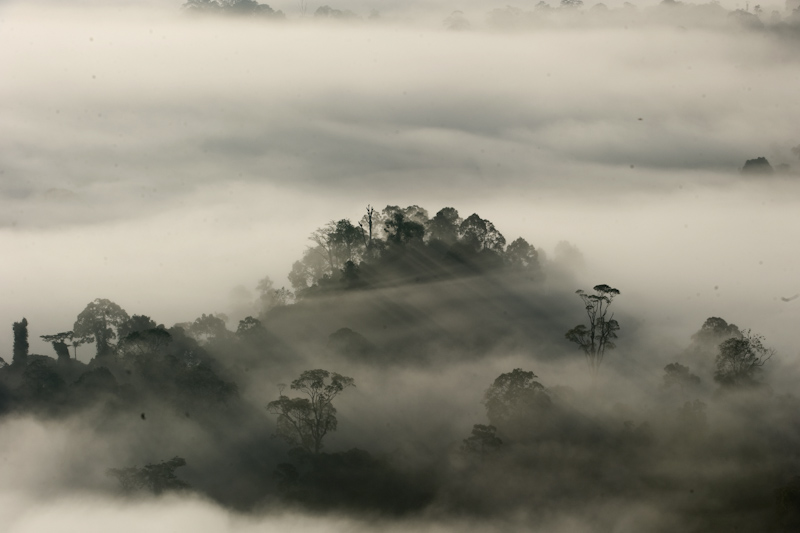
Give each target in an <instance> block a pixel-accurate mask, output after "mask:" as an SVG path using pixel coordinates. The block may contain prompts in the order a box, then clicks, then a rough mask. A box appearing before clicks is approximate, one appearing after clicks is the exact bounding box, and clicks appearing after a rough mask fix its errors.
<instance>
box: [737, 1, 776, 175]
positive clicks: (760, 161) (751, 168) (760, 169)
mask: <svg viewBox="0 0 800 533" xmlns="http://www.w3.org/2000/svg"><path fill="white" fill-rule="evenodd" d="M747 15H748V16H754V15H752V14H750V13H747ZM759 22H760V21H759ZM773 172H775V170H774V169H773V168H772V165H770V164H769V161H767V158H766V157H756V158H755V159H748V160H747V161H745V163H744V166H743V167H742V173H743V174H772V173H773Z"/></svg>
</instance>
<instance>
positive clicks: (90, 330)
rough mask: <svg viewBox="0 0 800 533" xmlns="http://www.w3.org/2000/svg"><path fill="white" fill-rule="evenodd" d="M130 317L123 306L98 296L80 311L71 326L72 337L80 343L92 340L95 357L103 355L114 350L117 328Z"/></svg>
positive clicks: (109, 353)
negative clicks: (95, 352) (95, 350)
mask: <svg viewBox="0 0 800 533" xmlns="http://www.w3.org/2000/svg"><path fill="white" fill-rule="evenodd" d="M129 319H130V317H129V316H128V313H126V312H125V310H124V309H123V308H121V307H120V306H118V305H117V304H115V303H114V302H112V301H111V300H105V299H100V298H98V299H97V300H95V301H93V302H91V303H89V304H88V305H87V306H86V308H85V309H84V310H83V311H81V314H79V315H78V318H77V320H75V325H74V326H73V327H72V331H73V336H74V337H73V338H74V339H77V340H78V341H79V342H80V343H81V344H83V343H90V342H94V343H95V346H96V348H97V357H105V356H107V355H111V354H112V353H113V352H114V345H113V344H112V341H113V340H114V339H116V338H117V331H116V330H117V329H118V328H119V327H120V326H121V325H122V324H123V323H125V322H127V321H128V320H129Z"/></svg>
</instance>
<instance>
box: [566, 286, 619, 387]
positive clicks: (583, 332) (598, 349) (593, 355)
mask: <svg viewBox="0 0 800 533" xmlns="http://www.w3.org/2000/svg"><path fill="white" fill-rule="evenodd" d="M594 291H595V294H587V293H586V292H584V291H583V290H580V289H579V290H577V291H575V293H576V294H577V295H578V296H579V297H580V298H581V300H583V303H584V305H585V309H586V316H587V317H588V318H589V326H588V327H587V326H584V325H583V324H580V325H578V326H575V327H574V328H572V329H571V330H569V331H568V332H567V333H566V334H565V335H564V336H565V337H566V338H567V340H568V341H570V342H574V343H575V344H577V345H578V346H580V348H581V350H583V353H584V354H585V355H586V362H587V363H588V364H589V368H590V369H591V372H592V375H595V374H597V370H598V369H599V368H600V364H601V363H602V362H603V356H604V355H605V351H606V349H613V348H616V345H615V344H614V342H613V341H614V339H616V338H617V333H616V332H617V331H618V330H619V323H618V322H617V321H616V320H614V315H613V314H612V315H611V316H610V317H609V318H606V315H607V314H608V308H609V307H610V306H611V302H612V301H613V300H614V297H615V296H618V295H619V291H618V290H617V289H615V288H613V287H609V286H608V285H605V284H603V285H595V286H594Z"/></svg>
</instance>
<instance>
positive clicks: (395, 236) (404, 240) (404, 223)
mask: <svg viewBox="0 0 800 533" xmlns="http://www.w3.org/2000/svg"><path fill="white" fill-rule="evenodd" d="M384 230H385V231H386V235H387V240H388V241H389V242H392V243H394V244H408V243H409V242H412V241H418V242H421V241H422V238H423V237H424V236H425V226H423V225H422V224H420V223H419V222H414V221H413V220H409V219H408V218H407V217H406V215H405V214H404V213H402V212H396V213H394V215H392V217H391V218H389V219H388V220H387V221H386V223H385V224H384Z"/></svg>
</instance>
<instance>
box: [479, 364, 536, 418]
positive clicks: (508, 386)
mask: <svg viewBox="0 0 800 533" xmlns="http://www.w3.org/2000/svg"><path fill="white" fill-rule="evenodd" d="M536 377H537V376H536V374H534V373H533V372H530V371H525V370H522V369H520V368H515V369H514V370H513V371H511V372H507V373H505V374H500V375H499V376H498V377H497V379H495V380H494V383H492V385H491V387H489V388H488V389H487V390H486V393H485V394H484V396H483V404H484V405H485V406H486V415H487V416H488V417H489V421H490V422H491V423H492V424H498V425H502V424H504V423H507V422H509V421H510V420H512V419H514V418H516V417H517V416H519V415H524V414H526V412H527V411H529V410H530V409H532V408H533V409H535V408H538V407H546V406H548V405H550V403H551V400H550V397H549V396H548V395H547V392H545V389H544V385H542V384H541V383H539V382H538V381H535V378H536Z"/></svg>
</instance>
